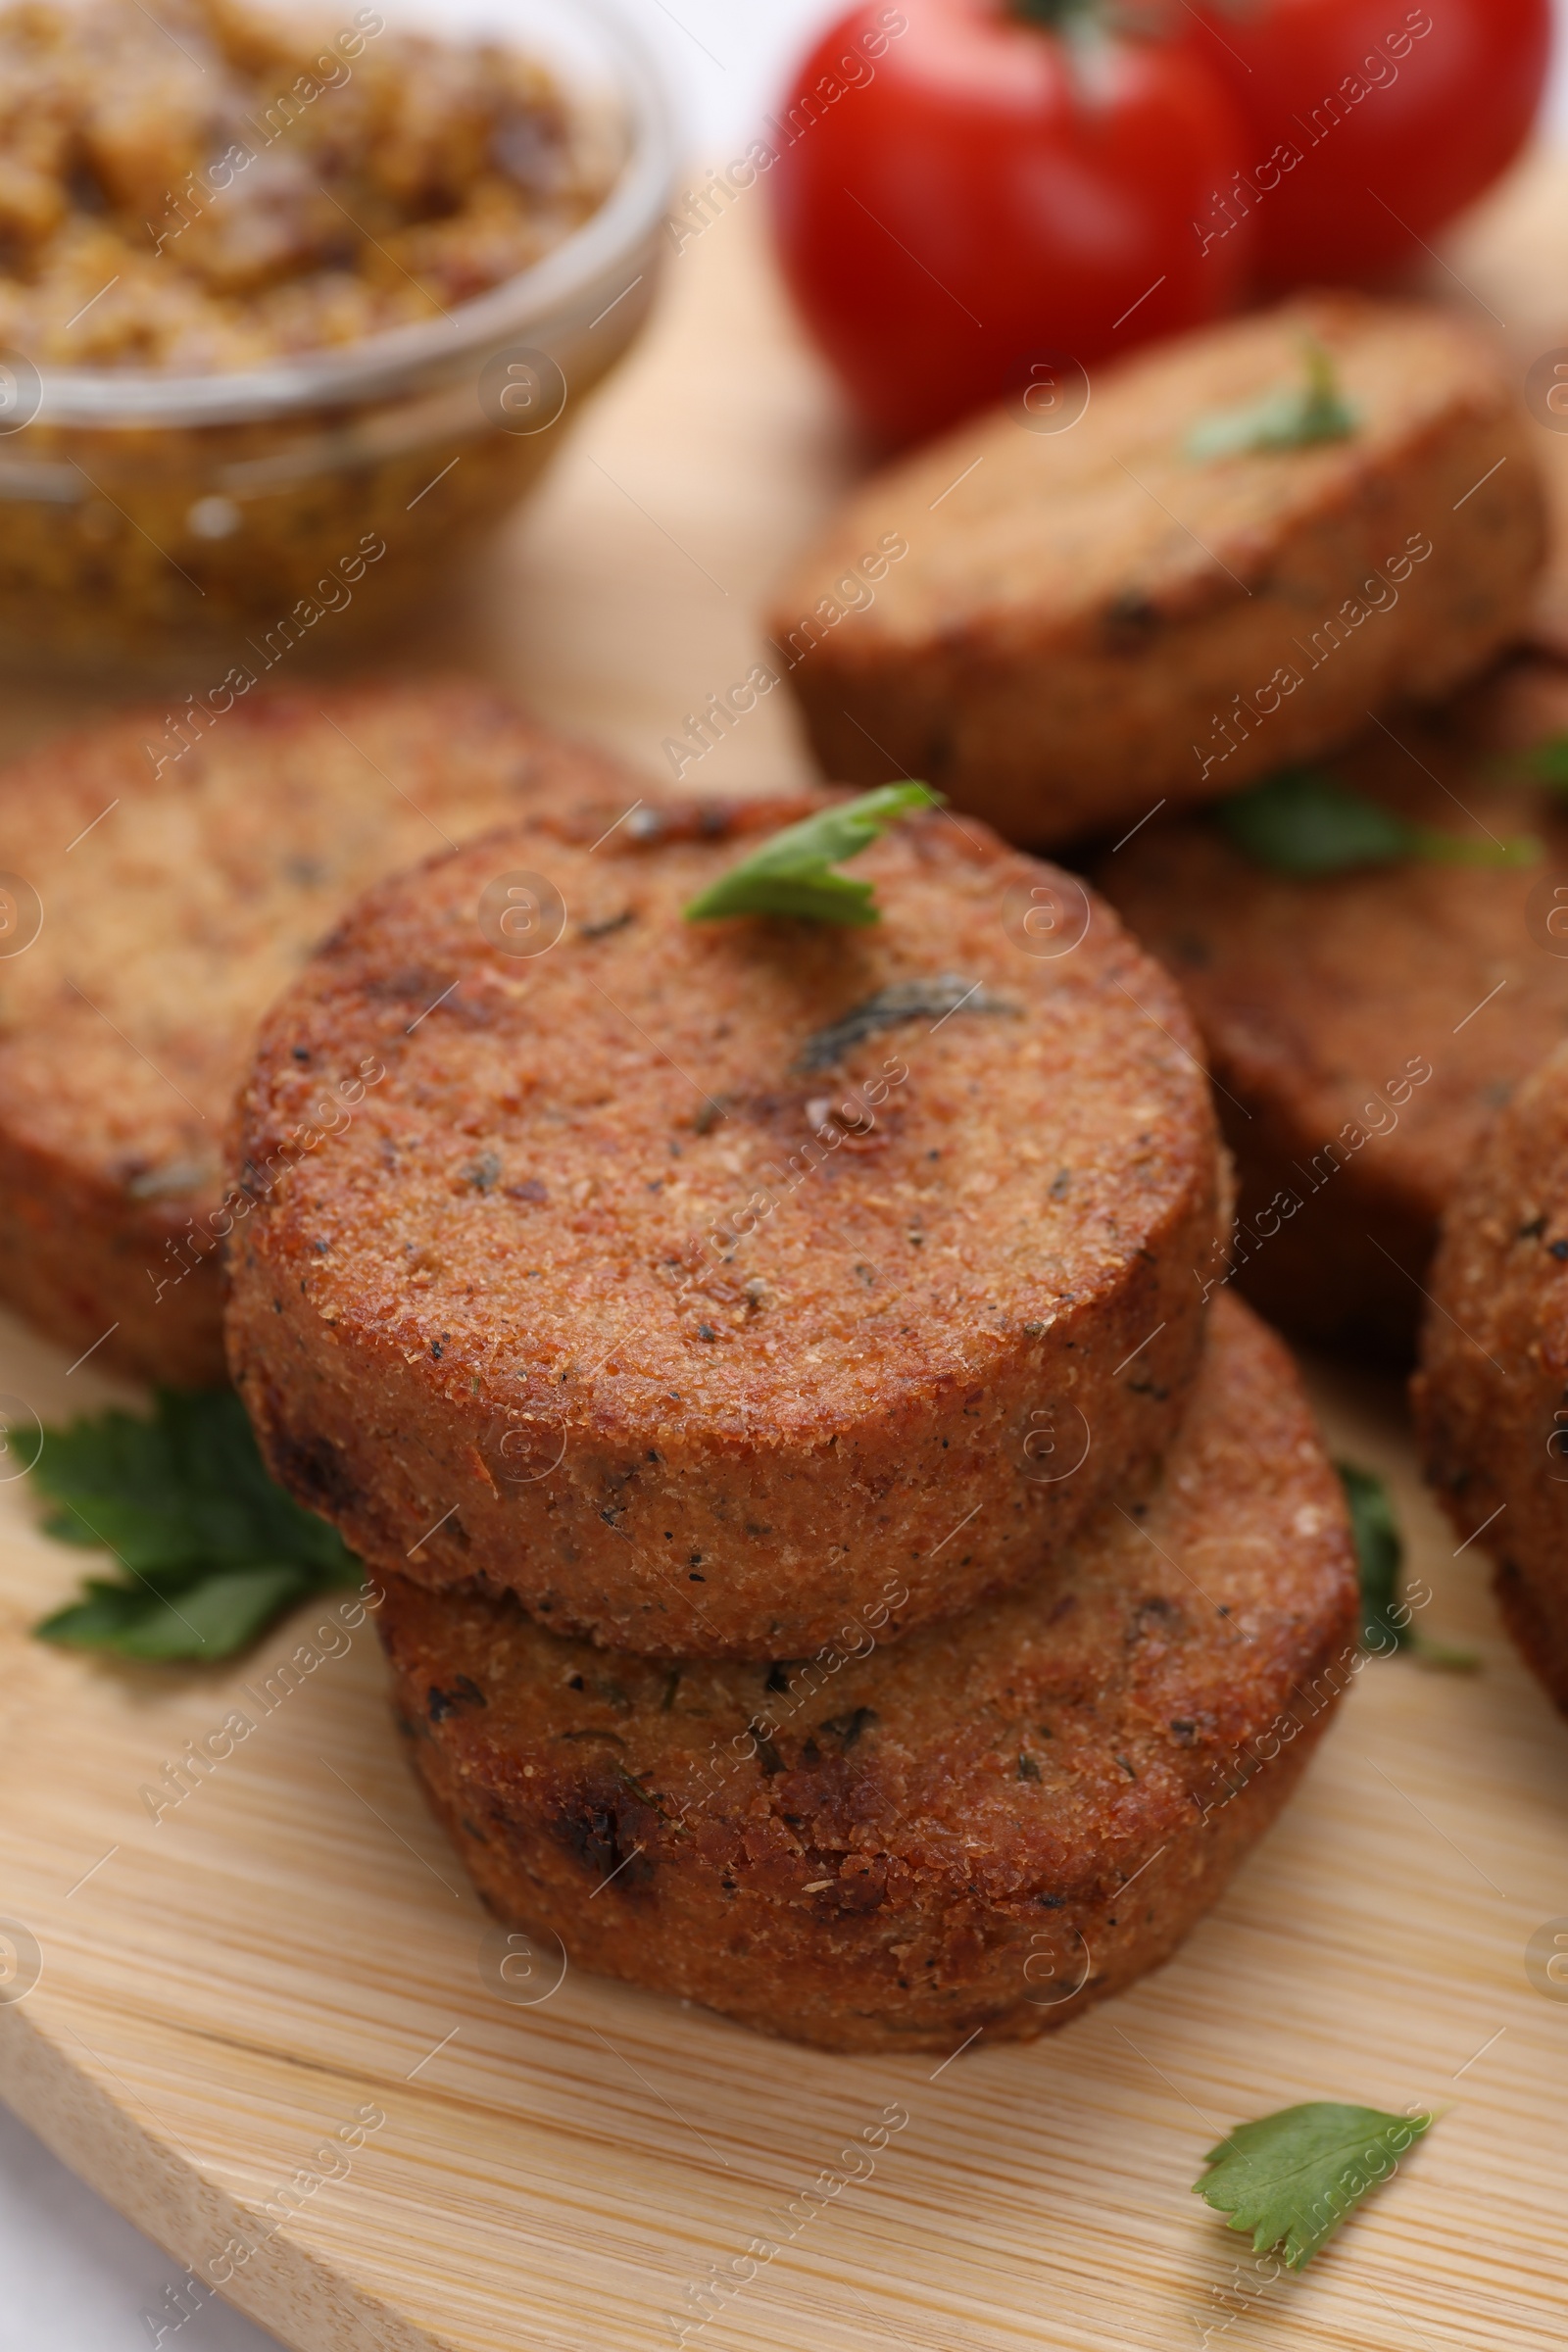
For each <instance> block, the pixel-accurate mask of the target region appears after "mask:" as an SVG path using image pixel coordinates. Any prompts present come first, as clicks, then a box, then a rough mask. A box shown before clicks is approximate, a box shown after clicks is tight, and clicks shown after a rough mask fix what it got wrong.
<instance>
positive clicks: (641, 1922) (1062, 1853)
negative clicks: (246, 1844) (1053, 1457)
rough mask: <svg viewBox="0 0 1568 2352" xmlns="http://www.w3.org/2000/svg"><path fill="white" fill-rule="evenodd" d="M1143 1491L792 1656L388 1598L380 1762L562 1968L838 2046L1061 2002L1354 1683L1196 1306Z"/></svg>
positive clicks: (1244, 1833)
mask: <svg viewBox="0 0 1568 2352" xmlns="http://www.w3.org/2000/svg"><path fill="white" fill-rule="evenodd" d="M1211 1331H1212V1338H1211V1341H1210V1345H1209V1347H1208V1348H1207V1350H1206V1351H1205V1354H1204V1358H1203V1365H1202V1370H1201V1374H1200V1377H1199V1382H1198V1387H1197V1392H1196V1395H1195V1397H1194V1399H1193V1404H1192V1409H1191V1412H1190V1414H1189V1416H1188V1419H1187V1422H1186V1424H1185V1426H1184V1427H1183V1430H1182V1433H1181V1435H1180V1437H1179V1439H1178V1440H1177V1442H1176V1445H1175V1446H1174V1447H1173V1449H1172V1452H1171V1455H1170V1459H1169V1462H1168V1465H1167V1468H1166V1473H1165V1477H1164V1479H1163V1481H1162V1483H1161V1485H1160V1486H1159V1487H1158V1488H1157V1489H1156V1491H1155V1493H1154V1495H1153V1496H1152V1500H1150V1501H1149V1502H1148V1503H1147V1504H1146V1505H1144V1506H1141V1507H1140V1508H1139V1509H1138V1510H1137V1511H1135V1512H1129V1511H1126V1510H1123V1509H1121V1508H1119V1507H1118V1506H1116V1505H1115V1504H1107V1505H1105V1506H1104V1507H1103V1509H1102V1511H1101V1512H1100V1513H1099V1514H1098V1515H1097V1516H1096V1517H1095V1518H1094V1519H1093V1520H1091V1521H1090V1522H1089V1523H1088V1525H1087V1526H1086V1527H1084V1528H1083V1529H1082V1530H1081V1531H1080V1533H1079V1535H1078V1537H1077V1539H1076V1541H1075V1542H1074V1544H1072V1546H1071V1547H1070V1549H1069V1550H1068V1551H1067V1552H1066V1553H1065V1554H1064V1555H1062V1556H1060V1557H1059V1558H1058V1559H1057V1560H1056V1561H1055V1563H1054V1565H1053V1566H1052V1567H1050V1568H1049V1569H1048V1570H1047V1571H1046V1573H1045V1574H1044V1575H1042V1576H1041V1577H1039V1578H1037V1579H1036V1580H1035V1581H1034V1582H1033V1583H1031V1584H1030V1585H1029V1586H1028V1587H1027V1588H1026V1589H1025V1590H1024V1591H1022V1592H1019V1593H1013V1594H1010V1595H1009V1596H1008V1597H1007V1598H1005V1599H1003V1600H997V1601H992V1602H989V1603H988V1604H986V1605H985V1606H983V1607H981V1608H979V1609H976V1610H974V1611H973V1612H971V1614H970V1615H968V1616H967V1617H965V1618H963V1619H961V1620H960V1621H959V1622H958V1623H956V1624H955V1625H950V1626H939V1627H933V1628H931V1629H929V1630H927V1631H926V1632H924V1633H921V1634H916V1635H914V1636H913V1637H912V1638H911V1639H910V1640H908V1641H907V1642H903V1643H902V1644H901V1645H900V1646H899V1647H898V1648H897V1649H895V1650H891V1651H890V1650H888V1649H886V1648H884V1647H883V1646H881V1644H880V1642H879V1640H878V1635H877V1633H876V1631H875V1630H874V1628H873V1627H871V1626H868V1625H867V1624H866V1623H865V1622H864V1621H861V1622H860V1623H858V1624H847V1625H845V1627H844V1628H843V1630H842V1631H841V1632H840V1633H838V1634H837V1635H836V1637H835V1639H834V1640H833V1641H832V1642H830V1643H829V1644H828V1645H827V1646H826V1647H825V1648H824V1649H822V1650H821V1651H820V1652H819V1653H818V1655H817V1656H816V1657H815V1658H814V1659H812V1660H807V1659H804V1658H786V1659H782V1660H778V1661H775V1662H773V1663H771V1664H758V1665H752V1666H743V1665H735V1664H697V1665H693V1664H690V1663H687V1664H683V1665H678V1666H677V1665H667V1664H656V1663H651V1662H649V1661H646V1660H644V1659H641V1658H634V1657H627V1656H621V1655H617V1654H614V1653H611V1654H607V1653H606V1652H604V1651H602V1650H595V1649H593V1648H590V1647H589V1646H588V1645H587V1644H585V1643H583V1642H564V1641H562V1640H561V1639H559V1638H558V1637H557V1636H555V1635H553V1634H551V1633H549V1632H546V1631H545V1630H543V1629H542V1628H541V1627H540V1626H538V1625H537V1624H534V1623H532V1622H530V1620H529V1619H528V1618H527V1617H526V1616H525V1615H524V1614H523V1612H522V1610H521V1609H520V1608H518V1607H517V1606H516V1604H515V1602H514V1601H513V1600H512V1599H511V1597H510V1596H500V1597H497V1596H486V1595H484V1594H482V1593H477V1592H475V1591H474V1590H473V1589H472V1588H471V1587H468V1588H458V1589H456V1590H454V1591H452V1592H449V1593H429V1592H427V1591H423V1590H421V1589H420V1588H418V1587H417V1586H415V1585H413V1584H411V1583H409V1582H408V1581H407V1580H406V1579H403V1578H392V1579H390V1580H389V1581H388V1588H387V1599H386V1603H385V1606H384V1607H383V1609H382V1612H381V1615H380V1619H379V1623H380V1626H381V1631H382V1635H383V1637H384V1639H385V1642H386V1646H387V1650H388V1654H389V1655H390V1658H391V1661H392V1670H393V1680H394V1687H395V1691H396V1701H397V1708H398V1713H399V1717H400V1720H401V1722H402V1726H403V1729H404V1731H405V1732H406V1734H407V1735H408V1740H409V1747H410V1752H411V1754H412V1756H413V1758H414V1762H415V1766H416V1768H417V1771H418V1774H419V1776H420V1779H421V1780H422V1781H423V1783H424V1786H425V1789H426V1791H427V1793H428V1795H429V1797H430V1800H431V1803H432V1804H433V1805H434V1807H435V1810H436V1812H437V1814H438V1815H439V1817H440V1819H441V1820H442V1822H443V1823H444V1824H445V1826H446V1828H447V1830H448V1832H449V1833H450V1835H451V1837H452V1838H453V1840H454V1842H455V1843H456V1845H457V1847H458V1849H459V1851H460V1852H461V1854H462V1856H463V1859H464V1861H465V1863H466V1865H467V1868H468V1870H469V1871H470V1872H471V1874H472V1876H473V1879H474V1882H475V1884H476V1885H477V1887H478V1888H479V1891H480V1892H481V1894H482V1895H483V1896H484V1898H485V1900H486V1902H487V1903H488V1904H489V1905H490V1907H491V1908H492V1910H494V1911H495V1912H497V1913H498V1914H499V1916H500V1917H501V1918H502V1919H503V1920H505V1921H507V1922H509V1923H511V1924H515V1925H516V1926H518V1927H520V1928H523V1929H526V1930H528V1931H530V1932H531V1933H532V1934H533V1935H535V1936H541V1937H543V1938H545V1939H547V1940H548V1939H550V1938H555V1937H559V1938H560V1940H561V1942H562V1943H564V1946H565V1948H566V1951H567V1952H568V1953H569V1955H570V1958H571V1961H572V1962H573V1964H574V1965H576V1966H578V1967H581V1968H587V1969H593V1970H597V1971H599V1972H601V1973H603V1974H606V1975H609V1976H616V1977H624V1978H628V1979H630V1980H631V1982H632V1983H634V1984H638V1985H652V1986H654V1987H655V1988H656V1989H658V1990H660V1991H663V1992H671V1993H680V1994H683V1995H685V1996H686V1997H687V1998H689V1999H691V2000H696V2001H701V2002H704V2003H705V2004H706V2005H707V2006H708V2007H710V2008H713V2009H721V2010H724V2011H725V2012H727V2013H728V2014H729V2015H730V2016H732V2017H738V2018H740V2019H742V2020H743V2021H744V2022H745V2023H746V2024H747V2025H751V2026H757V2027H760V2029H761V2030H762V2031H763V2032H765V2033H770V2034H786V2035H789V2036H791V2037H794V2038H797V2039H800V2040H803V2041H814V2042H819V2043H823V2044H825V2045H826V2046H827V2047H829V2048H834V2049H943V2050H952V2049H955V2048H956V2047H957V2045H958V2044H959V2043H960V2042H962V2041H963V2040H964V2039H965V2037H966V2036H967V2035H970V2034H974V2033H975V2032H976V2031H977V2030H978V2029H979V2028H981V2027H984V2028H986V2029H987V2032H988V2034H989V2035H990V2036H991V2037H992V2038H996V2037H998V2036H1004V2037H1015V2036H1028V2035H1032V2034H1038V2033H1040V2032H1041V2031H1042V2030H1043V2029H1044V2028H1046V2027H1049V2026H1054V2025H1059V2024H1062V2023H1064V2022H1065V2021H1066V2020H1068V2019H1070V2018H1074V2017H1078V2016H1080V2015H1081V2014H1082V2013H1083V2010H1084V2009H1085V2007H1086V2006H1087V2005H1088V2004H1089V2003H1090V2002H1091V2001H1095V2000H1099V1999H1101V1998H1103V1996H1104V1995H1105V1994H1106V1993H1111V1992H1117V1991H1120V1990H1121V1989H1122V1987H1123V1986H1125V1985H1129V1984H1131V1983H1132V1981H1133V1980H1134V1978H1136V1977H1139V1976H1141V1975H1143V1974H1144V1972H1145V1971H1146V1970H1148V1969H1151V1968H1153V1967H1155V1966H1157V1965H1158V1963H1159V1962H1160V1961H1162V1960H1164V1959H1165V1958H1166V1957H1167V1956H1168V1955H1169V1954H1170V1952H1171V1951H1172V1950H1173V1949H1174V1948H1175V1946H1176V1944H1177V1943H1178V1942H1179V1941H1180V1940H1181V1938H1182V1936H1185V1935H1186V1933H1187V1932H1188V1930H1189V1929H1190V1928H1191V1927H1192V1925H1193V1923H1194V1921H1195V1920H1196V1919H1198V1918H1199V1916H1200V1915H1201V1913H1202V1912H1203V1911H1204V1910H1205V1909H1206V1908H1207V1907H1208V1905H1209V1904H1210V1903H1212V1902H1213V1901H1214V1900H1215V1898H1216V1896H1217V1895H1218V1894H1219V1892H1220V1891H1221V1889H1222V1887H1224V1885H1225V1882H1226V1881H1227V1879H1228V1878H1229V1877H1230V1874H1231V1872H1232V1871H1233V1870H1234V1869H1235V1867H1236V1865H1237V1863H1238V1862H1239V1861H1240V1859H1241V1857H1242V1855H1243V1854H1244V1853H1245V1852H1246V1851H1247V1849H1248V1848H1249V1846H1250V1844H1251V1843H1252V1841H1253V1839H1254V1838H1257V1837H1258V1836H1259V1835H1260V1834H1261V1833H1262V1831H1263V1830H1264V1829H1266V1828H1267V1826H1268V1824H1269V1823H1270V1822H1271V1821H1272V1820H1273V1818H1274V1816H1275V1814H1276V1813H1277V1812H1278V1810H1279V1808H1280V1806H1281V1805H1282V1804H1283V1803H1284V1801H1285V1798H1286V1797H1287V1795H1288V1794H1289V1793H1290V1790H1291V1789H1292V1787H1293V1786H1294V1784H1295V1781H1296V1779H1297V1776H1298V1774H1299V1772H1300V1770H1301V1767H1302V1765H1303V1764H1304V1763H1305V1761H1306V1758H1307V1756H1308V1754H1309V1753H1310V1751H1311V1749H1312V1747H1313V1746H1314V1744H1315V1743H1316V1740H1317V1739H1318V1737H1319V1735H1320V1733H1321V1732H1322V1730H1323V1728H1324V1725H1325V1723H1326V1722H1327V1720H1328V1716H1329V1714H1330V1712H1331V1711H1332V1707H1333V1703H1334V1700H1335V1698H1336V1696H1337V1695H1338V1693H1339V1691H1342V1690H1343V1689H1344V1688H1345V1686H1346V1684H1347V1683H1348V1681H1349V1679H1350V1678H1351V1676H1352V1675H1353V1673H1354V1670H1355V1663H1356V1656H1357V1653H1356V1649H1355V1639H1356V1618H1357V1610H1356V1576H1355V1568H1354V1562H1353V1559H1352V1557H1351V1551H1350V1545H1349V1542H1348V1535H1347V1530H1346V1525H1345V1513H1344V1505H1343V1502H1342V1499H1341V1496H1340V1493H1339V1487H1338V1482H1337V1480H1336V1479H1335V1476H1334V1473H1333V1471H1332V1470H1331V1469H1330V1467H1329V1464H1328V1462H1327V1461H1326V1460H1325V1459H1324V1456H1323V1452H1322V1449H1321V1446H1320V1445H1319V1442H1318V1439H1317V1437H1316V1435H1315V1433H1314V1430H1313V1427H1312V1423H1311V1420H1310V1418H1309V1416H1308V1413H1307V1410H1306V1406H1305V1404H1304V1402H1303V1400H1302V1397H1301V1394H1300V1391H1299V1387H1298V1386H1297V1382H1296V1377H1295V1374H1294V1372H1293V1370H1292V1367H1291V1364H1290V1360H1289V1358H1288V1356H1287V1355H1286V1353H1285V1350H1284V1349H1283V1348H1282V1347H1281V1346H1280V1344H1279V1343H1278V1341H1276V1340H1275V1339H1273V1338H1272V1337H1271V1336H1270V1335H1269V1334H1268V1333H1267V1332H1266V1331H1264V1329H1263V1328H1262V1326H1261V1325H1260V1324H1258V1323H1256V1322H1255V1321H1254V1320H1253V1319H1252V1317H1251V1316H1250V1314H1249V1313H1248V1311H1247V1310H1246V1308H1244V1307H1242V1306H1240V1305H1239V1304H1237V1303H1236V1302H1234V1301H1232V1300H1229V1299H1222V1300H1221V1301H1220V1302H1219V1305H1218V1309H1217V1311H1216V1314H1215V1317H1214V1320H1213V1323H1212V1326H1211Z"/></svg>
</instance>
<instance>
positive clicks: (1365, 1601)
mask: <svg viewBox="0 0 1568 2352" xmlns="http://www.w3.org/2000/svg"><path fill="white" fill-rule="evenodd" d="M1334 1466H1335V1468H1336V1469H1337V1470H1338V1472H1339V1474H1340V1484H1341V1486H1343V1487H1344V1489H1345V1499H1346V1502H1347V1503H1348V1506H1349V1512H1350V1533H1351V1536H1352V1537H1353V1538H1354V1542H1355V1557H1356V1562H1357V1565H1358V1566H1359V1568H1360V1571H1361V1646H1362V1648H1363V1649H1373V1650H1377V1651H1378V1652H1379V1653H1380V1654H1381V1655H1382V1656H1384V1657H1388V1656H1390V1655H1392V1653H1393V1651H1394V1650H1396V1649H1407V1650H1409V1652H1410V1653H1411V1655H1412V1656H1413V1657H1415V1658H1416V1659H1418V1660H1419V1661H1420V1663H1421V1664H1422V1665H1423V1666H1437V1667H1443V1668H1446V1670H1447V1671H1448V1672H1449V1673H1452V1674H1474V1673H1475V1671H1476V1669H1477V1668H1478V1667H1479V1666H1480V1664H1481V1660H1480V1658H1479V1657H1478V1656H1477V1654H1476V1652H1475V1651H1474V1650H1473V1649H1455V1648H1451V1647H1450V1646H1449V1645H1448V1644H1447V1643H1446V1642H1430V1641H1428V1639H1427V1637H1426V1635H1425V1634H1419V1633H1417V1632H1416V1629H1415V1627H1414V1625H1413V1624H1412V1623H1411V1617H1410V1608H1409V1604H1408V1602H1406V1601H1404V1600H1403V1599H1401V1597H1400V1595H1401V1593H1402V1591H1403V1586H1404V1538H1403V1536H1402V1535H1401V1533H1400V1532H1399V1522H1398V1520H1397V1518H1396V1516H1395V1512H1394V1504H1393V1502H1392V1501H1391V1500H1390V1497H1389V1490H1388V1488H1387V1487H1386V1486H1385V1485H1384V1483H1383V1481H1382V1479H1381V1478H1379V1477H1378V1475H1377V1472H1376V1471H1375V1470H1363V1469H1361V1468H1360V1467H1359V1466H1358V1465H1357V1464H1356V1463H1354V1462H1336V1463H1335V1465H1334Z"/></svg>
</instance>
